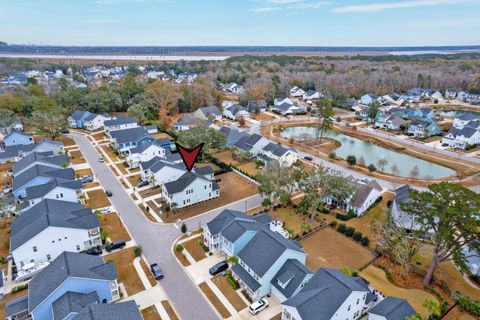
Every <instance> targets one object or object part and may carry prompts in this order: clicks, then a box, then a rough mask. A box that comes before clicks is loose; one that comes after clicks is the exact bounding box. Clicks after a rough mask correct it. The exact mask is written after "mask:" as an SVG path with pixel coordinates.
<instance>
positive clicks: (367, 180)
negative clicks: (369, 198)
mask: <svg viewBox="0 0 480 320" xmlns="http://www.w3.org/2000/svg"><path fill="white" fill-rule="evenodd" d="M362 181H363V182H372V181H373V180H372V179H371V178H367V177H365V178H362Z"/></svg>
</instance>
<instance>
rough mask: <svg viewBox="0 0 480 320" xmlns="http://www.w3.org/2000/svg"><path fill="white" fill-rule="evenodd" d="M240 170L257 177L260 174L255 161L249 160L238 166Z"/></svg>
mask: <svg viewBox="0 0 480 320" xmlns="http://www.w3.org/2000/svg"><path fill="white" fill-rule="evenodd" d="M238 168H239V169H240V170H242V171H243V172H246V173H247V174H248V175H250V176H253V177H255V176H256V175H257V174H258V169H257V165H256V164H255V163H253V162H247V163H244V164H241V165H239V166H238Z"/></svg>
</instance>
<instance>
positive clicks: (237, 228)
mask: <svg viewBox="0 0 480 320" xmlns="http://www.w3.org/2000/svg"><path fill="white" fill-rule="evenodd" d="M263 228H264V225H262V224H260V223H257V222H256V221H254V220H250V221H244V220H234V221H232V222H231V223H230V224H229V225H227V226H226V227H225V228H224V229H223V230H222V235H223V237H224V238H225V239H227V240H228V241H230V242H235V241H237V240H238V238H240V237H241V236H242V235H243V234H244V233H245V232H247V231H258V230H261V229H263Z"/></svg>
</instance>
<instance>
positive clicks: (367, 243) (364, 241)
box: [361, 236, 370, 247]
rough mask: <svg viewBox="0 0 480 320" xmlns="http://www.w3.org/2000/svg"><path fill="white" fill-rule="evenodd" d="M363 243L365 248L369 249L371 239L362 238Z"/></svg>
mask: <svg viewBox="0 0 480 320" xmlns="http://www.w3.org/2000/svg"><path fill="white" fill-rule="evenodd" d="M361 243H362V245H364V246H365V247H368V245H369V244H370V239H368V237H367V236H363V237H362V240H361Z"/></svg>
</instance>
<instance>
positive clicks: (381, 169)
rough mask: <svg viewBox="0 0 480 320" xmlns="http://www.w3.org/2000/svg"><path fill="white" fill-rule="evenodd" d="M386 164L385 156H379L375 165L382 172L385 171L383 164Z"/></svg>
mask: <svg viewBox="0 0 480 320" xmlns="http://www.w3.org/2000/svg"><path fill="white" fill-rule="evenodd" d="M387 164H388V160H387V159H385V158H380V159H378V161H377V167H378V169H379V170H380V171H382V172H384V171H385V166H386V165H387Z"/></svg>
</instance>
